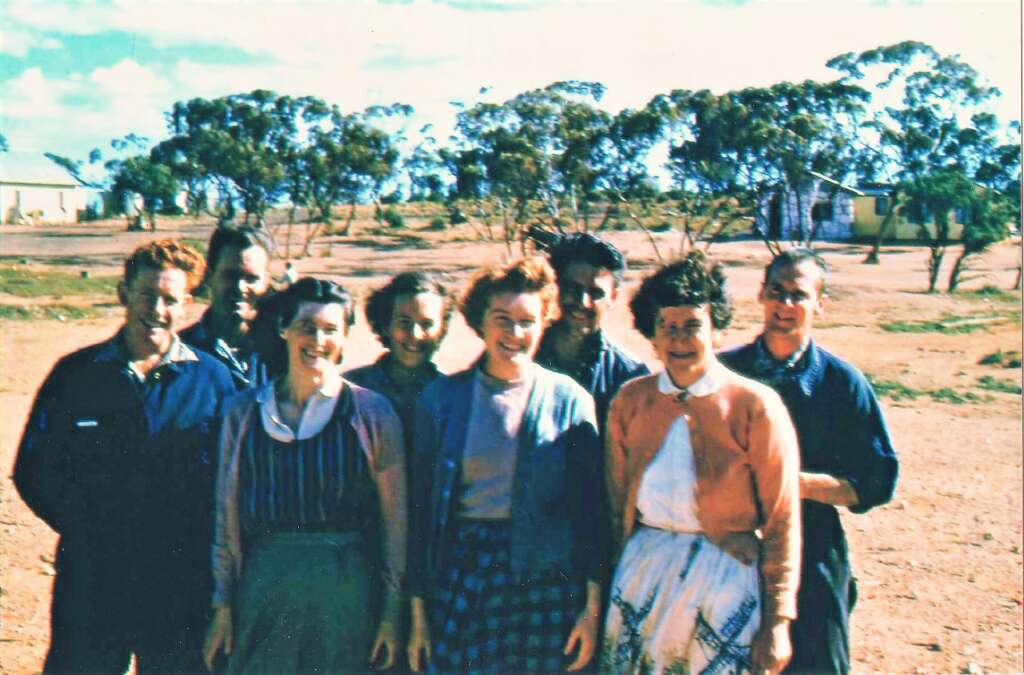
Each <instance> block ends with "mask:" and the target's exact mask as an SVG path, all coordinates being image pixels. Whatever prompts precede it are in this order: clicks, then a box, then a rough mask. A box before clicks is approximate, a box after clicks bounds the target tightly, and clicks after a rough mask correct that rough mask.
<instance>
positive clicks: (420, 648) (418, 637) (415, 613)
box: [406, 598, 430, 673]
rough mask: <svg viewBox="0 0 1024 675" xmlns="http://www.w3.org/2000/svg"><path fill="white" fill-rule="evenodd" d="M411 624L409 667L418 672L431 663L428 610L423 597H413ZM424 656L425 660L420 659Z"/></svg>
mask: <svg viewBox="0 0 1024 675" xmlns="http://www.w3.org/2000/svg"><path fill="white" fill-rule="evenodd" d="M410 614H411V626H410V628H409V644H408V645H407V647H406V652H407V654H408V656H409V668H410V669H411V670H412V671H413V672H414V673H418V672H420V671H421V670H423V669H424V668H425V667H426V665H427V664H428V663H430V629H429V628H428V627H427V611H426V609H425V608H424V606H423V599H422V598H413V599H412V611H411V613H410ZM420 656H423V660H422V661H421V660H420Z"/></svg>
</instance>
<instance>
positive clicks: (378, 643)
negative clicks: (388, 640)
mask: <svg viewBox="0 0 1024 675" xmlns="http://www.w3.org/2000/svg"><path fill="white" fill-rule="evenodd" d="M382 647H384V638H383V637H380V636H377V639H376V640H374V641H373V649H372V650H370V664H371V665H373V664H374V663H376V662H377V659H378V658H379V657H380V650H381V648H382Z"/></svg>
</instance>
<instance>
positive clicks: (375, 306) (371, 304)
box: [364, 272, 455, 348]
mask: <svg viewBox="0 0 1024 675" xmlns="http://www.w3.org/2000/svg"><path fill="white" fill-rule="evenodd" d="M420 293H433V294H434V295H437V296H439V297H440V298H441V335H442V336H443V335H444V334H445V333H447V332H448V320H449V319H450V318H451V316H452V311H453V310H454V309H455V303H454V302H453V300H452V294H451V292H449V290H448V288H447V287H446V286H445V285H444V284H443V283H441V280H440V279H438V278H437V277H435V276H434V275H432V274H428V273H426V272H402V273H401V274H396V275H395V276H393V277H392V278H391V280H390V281H389V282H388V283H387V284H385V285H384V286H381V287H380V288H378V289H376V290H375V291H373V292H372V293H370V297H369V298H368V299H367V301H366V308H365V309H364V312H365V313H366V321H367V323H369V324H370V329H371V330H372V331H373V334H374V335H376V336H377V340H379V341H380V343H381V345H383V346H384V347H385V348H390V347H391V337H390V336H389V335H388V326H390V325H391V319H392V317H393V315H394V312H395V303H396V302H397V301H398V298H400V297H401V296H403V295H419V294H420Z"/></svg>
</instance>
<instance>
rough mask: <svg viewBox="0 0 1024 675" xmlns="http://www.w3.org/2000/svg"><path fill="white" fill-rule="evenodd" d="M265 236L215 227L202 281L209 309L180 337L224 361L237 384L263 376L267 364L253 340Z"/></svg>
mask: <svg viewBox="0 0 1024 675" xmlns="http://www.w3.org/2000/svg"><path fill="white" fill-rule="evenodd" d="M270 250H271V244H270V240H269V239H268V238H267V236H266V235H265V234H263V233H262V232H260V231H258V230H254V229H252V228H248V227H239V228H228V227H218V228H217V229H215V230H214V232H213V234H212V235H211V236H210V244H209V246H208V247H207V257H206V278H205V281H204V283H205V285H206V287H207V288H208V289H209V291H210V308H209V309H208V310H206V312H205V313H204V314H203V317H202V319H200V320H199V322H198V323H196V324H194V325H192V326H189V327H188V328H186V329H185V330H183V331H182V332H181V339H182V340H184V341H185V342H186V343H187V344H189V345H192V346H193V347H198V348H199V349H202V350H203V351H205V352H208V353H209V354H212V355H213V356H214V357H216V358H217V359H218V360H219V361H220V362H221V363H223V364H224V365H225V366H227V368H228V371H230V373H231V377H232V378H233V379H234V381H235V387H236V388H237V389H248V388H249V387H259V386H260V385H262V384H264V383H265V382H266V381H267V378H268V373H267V366H266V363H265V362H264V361H263V360H262V359H261V358H260V357H259V355H258V353H257V350H256V346H255V345H254V344H253V339H252V337H253V336H252V335H251V330H252V328H253V322H254V321H255V319H256V305H257V303H258V302H259V300H260V298H261V297H263V295H264V294H265V293H266V292H267V291H268V290H269V288H270V271H269V268H270Z"/></svg>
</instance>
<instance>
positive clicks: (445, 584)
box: [429, 520, 586, 674]
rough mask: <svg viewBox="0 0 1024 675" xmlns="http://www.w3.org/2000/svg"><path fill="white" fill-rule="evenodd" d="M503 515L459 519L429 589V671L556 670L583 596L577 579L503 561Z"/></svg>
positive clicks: (506, 557) (506, 543)
mask: <svg viewBox="0 0 1024 675" xmlns="http://www.w3.org/2000/svg"><path fill="white" fill-rule="evenodd" d="M509 530H510V526H509V523H508V521H473V520H461V521H457V524H456V532H455V536H454V538H453V543H452V550H451V551H450V552H449V555H448V556H447V567H446V569H444V570H443V571H442V572H441V574H440V575H439V577H438V579H439V582H438V583H437V584H436V586H435V587H434V588H433V590H432V593H431V601H430V604H429V607H430V609H429V612H430V629H431V631H430V635H431V638H432V642H433V654H432V657H431V664H430V672H432V673H481V674H483V673H495V674H498V673H500V674H505V673H554V672H558V671H562V670H564V669H565V666H566V665H568V664H569V663H571V660H570V659H567V658H566V657H564V656H563V655H562V649H563V648H564V647H565V642H566V640H567V639H568V637H569V633H570V631H572V627H573V624H574V623H575V622H576V618H577V617H578V615H579V612H580V611H581V610H582V608H583V604H584V601H585V597H586V596H585V592H584V590H585V589H584V584H583V581H582V580H581V579H569V578H567V577H566V575H565V574H563V573H562V572H559V571H550V572H545V573H542V574H529V575H527V574H522V573H515V572H513V571H512V570H511V566H510V564H509Z"/></svg>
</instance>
